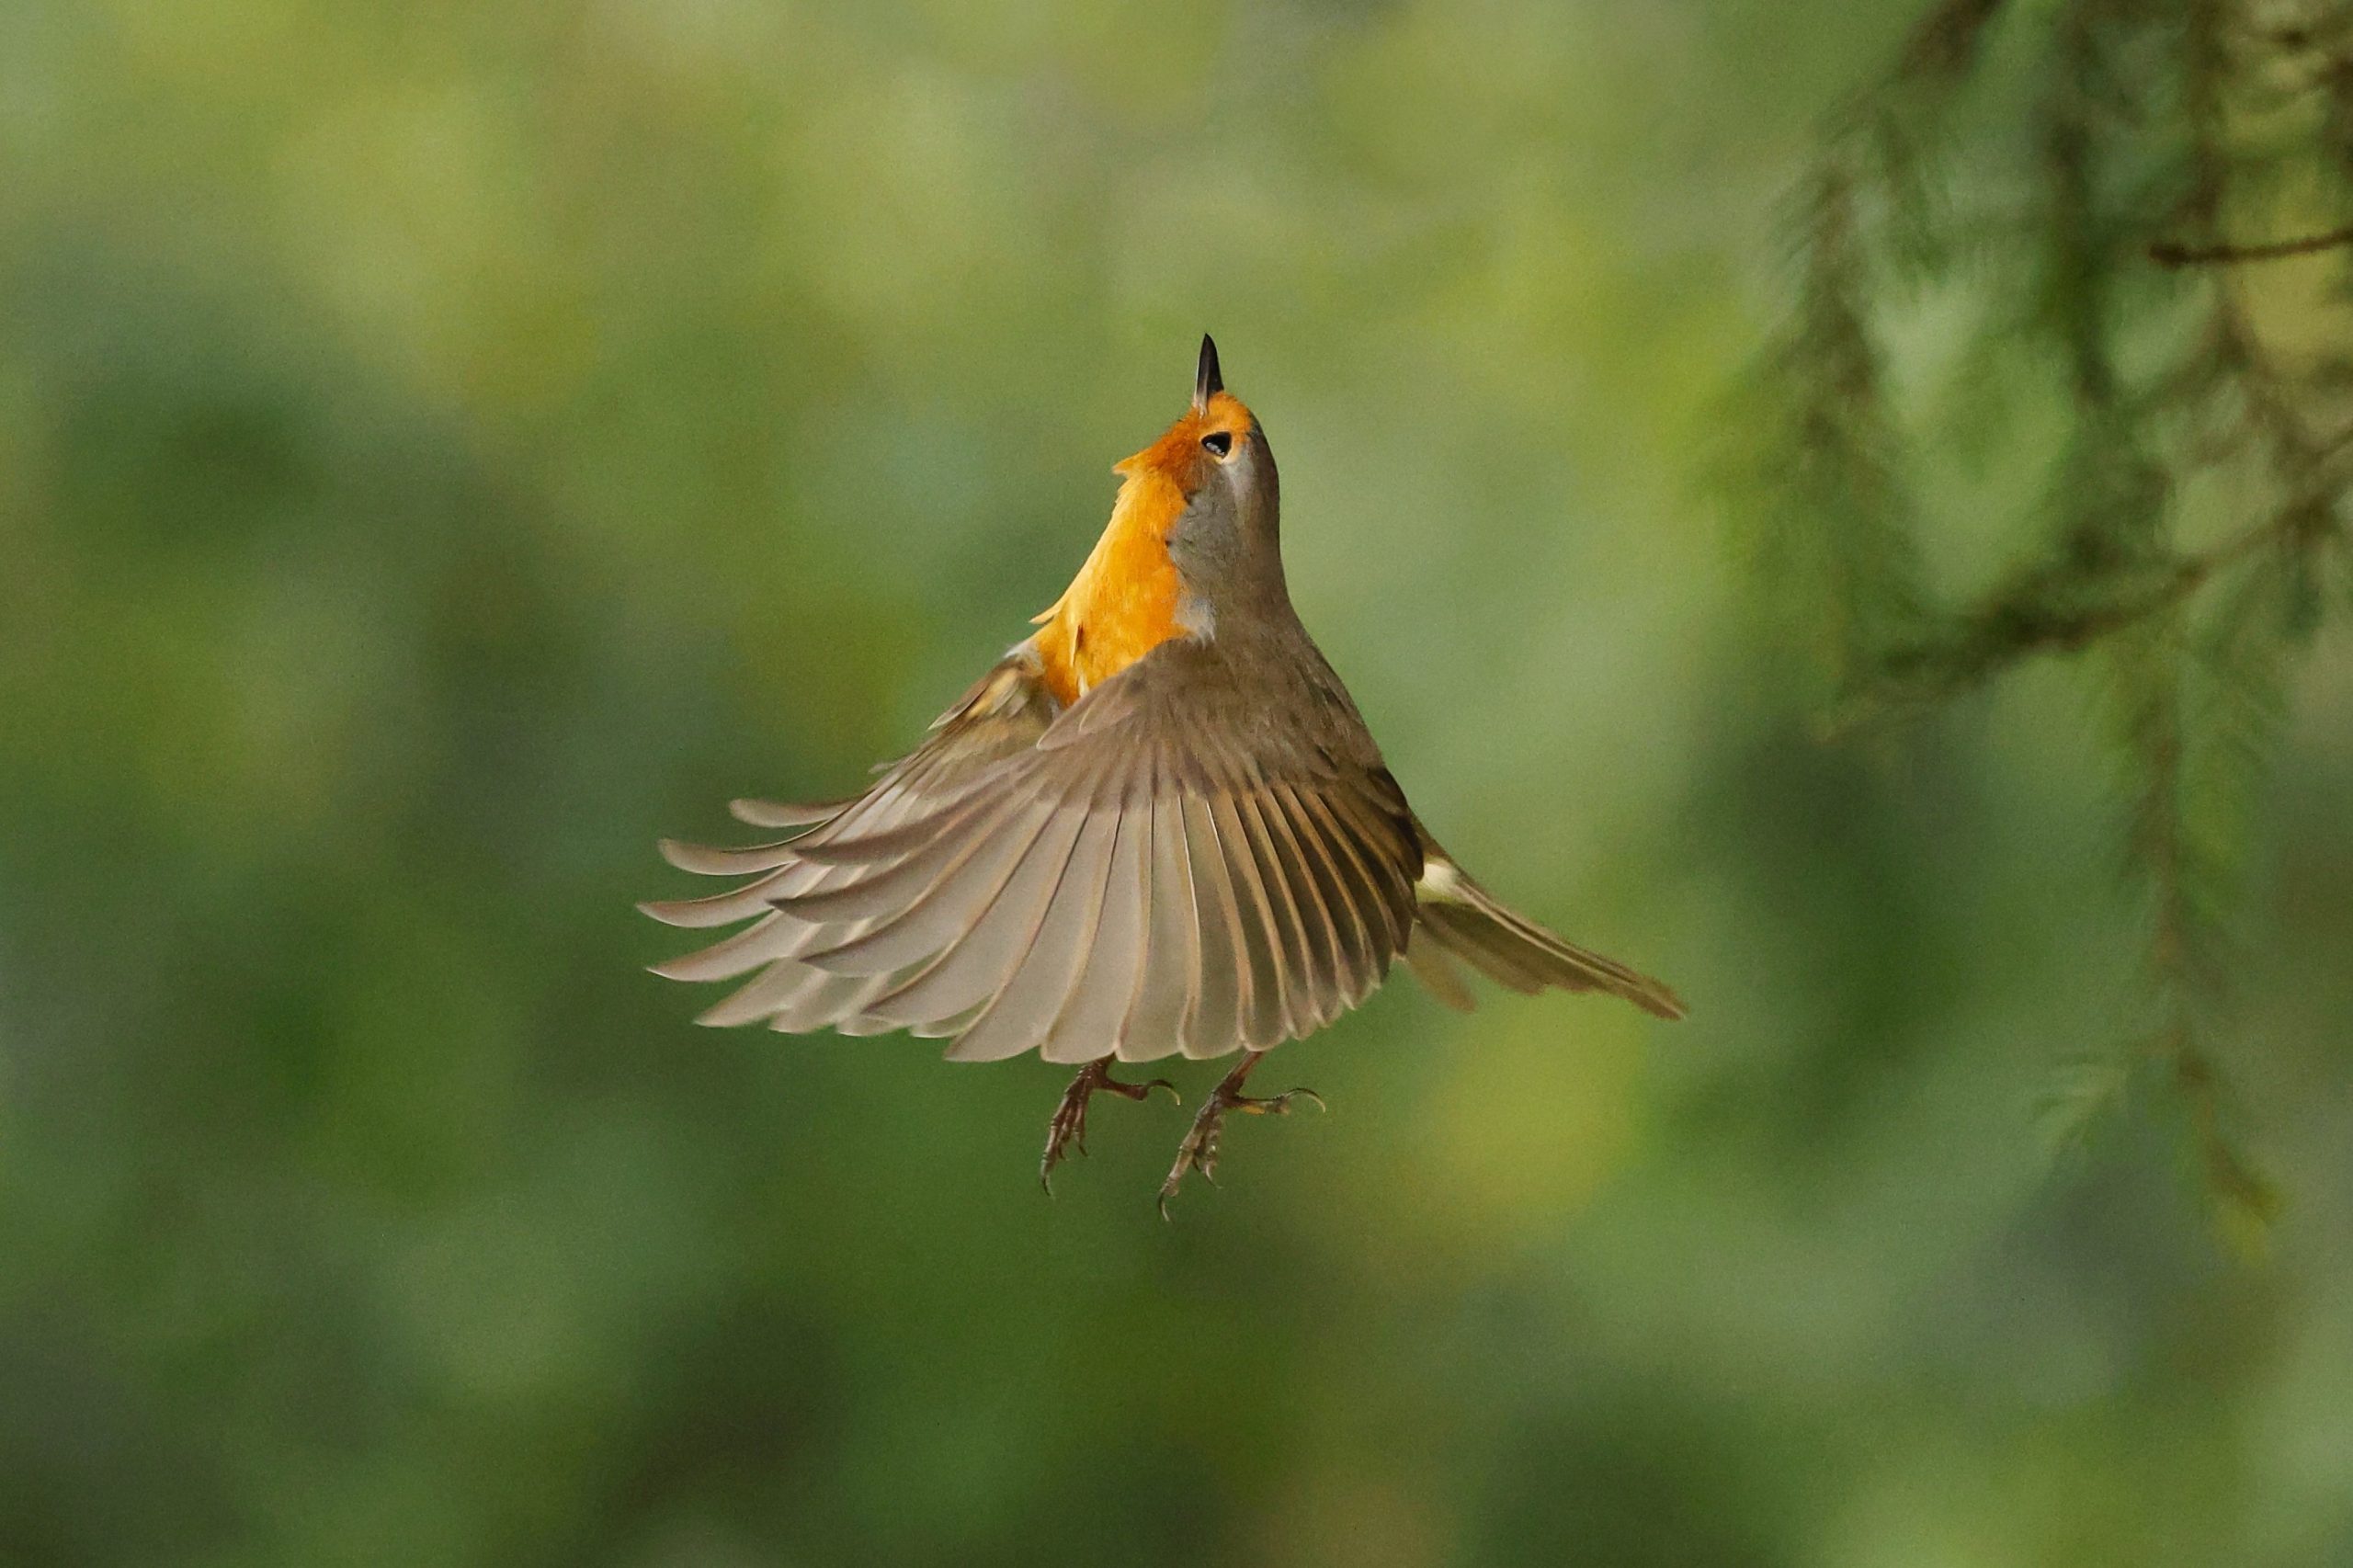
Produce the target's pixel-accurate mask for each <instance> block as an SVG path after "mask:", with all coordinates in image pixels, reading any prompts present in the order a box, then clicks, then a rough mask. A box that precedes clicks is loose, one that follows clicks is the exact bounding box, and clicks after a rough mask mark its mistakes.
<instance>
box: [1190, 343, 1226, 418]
mask: <svg viewBox="0 0 2353 1568" xmlns="http://www.w3.org/2000/svg"><path fill="white" fill-rule="evenodd" d="M1224 390H1225V378H1224V377H1223V376H1222V375H1220V374H1218V369H1217V344H1216V342H1215V341H1214V340H1212V339H1211V336H1210V335H1209V334H1208V333H1206V332H1205V333H1203V334H1201V368H1200V369H1198V370H1196V371H1194V372H1193V406H1194V407H1195V408H1207V407H1208V406H1209V405H1210V399H1211V398H1213V397H1215V396H1216V395H1217V394H1218V393H1220V392H1223V391H1224Z"/></svg>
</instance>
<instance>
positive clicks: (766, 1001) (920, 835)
mask: <svg viewBox="0 0 2353 1568" xmlns="http://www.w3.org/2000/svg"><path fill="white" fill-rule="evenodd" d="M1216 658H1217V655H1216V654H1215V653H1214V652H1213V651H1212V650H1211V649H1210V648H1208V647H1207V645H1204V644H1199V643H1194V642H1189V641H1185V640H1180V641H1178V642H1172V643H1168V644H1164V645H1163V647H1162V648H1160V649H1156V650H1154V653H1151V654H1149V655H1147V656H1146V657H1145V658H1144V659H1142V660H1140V661H1138V662H1137V663H1136V664H1135V665H1131V666H1130V667H1129V668H1128V669H1127V670H1125V671H1123V672H1121V674H1120V675H1119V676H1114V677H1113V678H1112V679H1110V680H1108V681H1106V682H1104V683H1103V684H1102V685H1101V686H1099V687H1095V688H1094V689H1093V690H1092V691H1090V692H1089V693H1088V695H1087V696H1086V698H1084V699H1081V700H1080V701H1079V702H1078V703H1075V704H1074V705H1072V706H1071V707H1070V708H1069V709H1068V710H1063V709H1062V708H1060V706H1059V705H1058V704H1056V703H1055V702H1054V700H1053V699H1052V698H1051V694H1050V693H1048V692H1047V691H1046V689H1045V687H1044V685H1043V683H1042V681H1041V680H1040V676H1039V668H1038V665H1037V661H1036V658H1035V655H1034V654H1033V653H1030V652H1029V649H1028V647H1027V645H1025V646H1024V647H1023V648H1020V649H1017V650H1016V651H1015V652H1014V653H1013V654H1012V655H1010V656H1008V658H1007V659H1006V661H1005V662H1004V663H1003V664H1001V665H998V666H997V667H996V668H995V670H992V671H991V672H990V674H989V675H988V676H985V677H983V680H982V681H981V682H980V683H979V684H977V685H976V686H975V687H973V688H972V691H970V692H968V693H967V694H966V695H965V697H964V698H963V699H961V701H960V702H959V703H958V704H957V705H956V706H955V707H953V708H951V709H950V710H949V711H948V712H947V713H946V714H944V715H942V716H941V719H940V720H939V722H938V723H937V724H935V726H934V728H933V733H932V735H931V736H930V737H929V738H928V739H927V740H926V744H924V745H923V746H922V747H920V748H918V749H917V751H915V753H914V754H912V755H911V756H908V757H906V758H905V759H904V760H903V761H901V762H899V763H897V764H895V765H892V767H889V768H887V769H885V770H884V771H883V772H882V774H881V777H879V778H877V780H876V782H875V785H874V787H873V788H872V789H870V790H868V791H867V792H866V793H865V794H864V795H861V796H858V797H856V798H855V799H852V800H849V801H831V802H826V803H824V804H819V805H808V806H801V805H790V804H783V803H778V802H768V801H737V802H736V803H735V805H734V807H733V810H734V812H735V814H736V815H737V816H738V817H740V818H742V819H743V820H745V821H746V822H748V823H752V824H756V825H760V826H767V827H776V828H786V829H794V830H798V831H797V832H795V833H794V834H793V835H792V836H790V837H787V838H784V839H780V840H778V841H776V842H772V843H768V844H763V845H758V846H750V847H748V848H738V849H707V848H701V847H699V846H686V845H665V849H664V853H665V855H666V856H668V857H669V858H670V859H671V860H672V861H673V863H674V864H677V865H679V866H681V867H682V868H683V869H689V870H696V871H702V872H706V873H709V874H713V875H745V876H748V877H750V878H751V879H752V880H751V881H748V882H746V883H745V885H744V886H742V887H739V888H736V889H733V890H731V891H729V892H724V893H721V894H719V895H717V896H715V897H711V898H703V899H688V900H676V901H670V902H665V903H654V904H648V905H646V906H644V907H645V909H646V911H647V913H648V914H650V915H654V917H655V918H657V919H661V920H665V921H666V922H668V923H670V924H673V925H676V926H687V927H690V928H697V929H703V928H710V927H714V926H724V925H727V924H730V923H733V922H735V921H741V920H750V921H751V924H750V925H748V926H745V927H744V928H743V929H741V930H739V931H737V932H735V933H734V934H733V935H732V936H729V937H724V938H722V940H720V941H719V942H717V943H715V944H714V945H712V946H711V947H709V948H706V949H702V950H701V951H699V952H697V953H692V954H689V955H687V956H685V957H683V958H679V959H676V960H670V961H669V962H667V963H665V964H662V965H659V966H657V972H660V973H663V974H665V975H669V976H672V977H674V978H676V979H682V980H721V979H728V978H733V977H736V976H741V975H745V974H751V975H752V978H751V979H750V981H749V982H747V983H745V984H744V985H743V986H742V988H741V989H739V990H738V991H736V992H735V993H734V994H733V995H731V996H729V997H728V998H727V999H726V1000H724V1001H722V1002H721V1003H720V1004H718V1005H717V1006H713V1007H712V1008H710V1010H709V1011H707V1012H706V1013H705V1014H704V1015H703V1021H704V1022H708V1023H712V1024H738V1023H751V1022H756V1021H760V1020H763V1019H765V1020H767V1022H768V1023H769V1024H770V1025H771V1026H772V1027H774V1028H780V1029H788V1030H796V1031H799V1030H810V1029H817V1028H835V1029H836V1030H839V1031H840V1032H843V1033H846V1034H861V1033H875V1032H881V1031H883V1030H888V1029H894V1028H904V1029H908V1030H910V1031H912V1032H914V1033H916V1034H918V1035H934V1036H937V1035H951V1036H953V1037H954V1043H953V1044H952V1045H951V1046H950V1047H949V1056H950V1057H952V1058H955V1059H959V1060H996V1059H999V1058H1003V1057H1007V1056H1013V1055H1018V1054H1020V1053H1021V1052H1024V1051H1039V1052H1040V1054H1041V1055H1043V1056H1044V1057H1045V1058H1046V1059H1048V1060H1050V1061H1056V1062H1086V1061H1093V1060H1097V1059H1099V1058H1102V1057H1105V1056H1108V1055H1112V1054H1114V1053H1116V1054H1118V1055H1119V1056H1120V1057H1121V1058H1123V1059H1126V1060H1130V1061H1146V1060H1150V1059H1153V1058H1154V1057H1158V1056H1162V1055H1165V1054H1168V1053H1169V1052H1171V1051H1182V1052H1183V1053H1184V1054H1186V1055H1188V1056H1192V1057H1212V1056H1221V1055H1224V1054H1226V1053H1227V1052H1230V1051H1233V1050H1235V1049H1236V1048H1237V1047H1248V1048H1249V1049H1252V1050H1263V1049H1266V1048H1267V1047H1269V1046H1272V1045H1274V1044H1277V1043H1279V1041H1281V1040H1286V1039H1290V1038H1293V1037H1296V1036H1298V1035H1301V1034H1304V1033H1307V1032H1309V1031H1311V1030H1313V1029H1314V1028H1320V1027H1321V1026H1322V1025H1324V1024H1325V1023H1328V1022H1329V1021H1330V1020H1331V1019H1333V1018H1335V1017H1337V1016H1338V1015H1339V1014H1340V1013H1342V1012H1343V1011H1345V1010H1347V1008H1349V1007H1351V1006H1355V1005H1356V1004H1357V1003H1358V1002H1360V1001H1362V1000H1363V999H1364V997H1365V996H1366V995H1367V994H1370V991H1371V990H1372V989H1373V987H1374V986H1376V985H1377V984H1379V983H1380V981H1381V978H1382V976H1383V975H1384V974H1385V973H1386V972H1387V970H1388V967H1389V964H1390V962H1391V961H1392V960H1393V959H1394V958H1395V957H1396V956H1397V955H1398V953H1399V951H1400V950H1401V949H1402V948H1403V946H1404V937H1405V933H1406V932H1407V931H1408V930H1409V929H1410V927H1411V920H1412V914H1413V896H1414V885H1415V878H1416V877H1417V876H1418V874H1419V872H1420V869H1421V867H1420V846H1419V844H1418V842H1417V841H1416V839H1415V835H1414V829H1413V824H1412V818H1411V816H1410V813H1408V812H1406V811H1405V810H1404V800H1403V797H1402V796H1401V795H1398V794H1397V793H1396V790H1395V786H1394V784H1393V783H1392V782H1391V781H1389V779H1388V776H1387V774H1386V773H1385V772H1384V771H1382V770H1381V768H1380V767H1379V760H1378V756H1377V754H1373V755H1371V756H1370V763H1369V765H1367V764H1364V763H1361V762H1360V763H1358V764H1357V765H1355V766H1343V765H1341V764H1339V763H1336V762H1335V760H1334V756H1333V753H1332V751H1331V750H1330V749H1329V747H1328V746H1324V745H1318V744H1310V743H1308V742H1307V741H1305V740H1302V738H1301V736H1300V734H1299V733H1298V730H1299V728H1300V727H1299V726H1296V725H1294V726H1291V727H1290V729H1288V730H1287V729H1285V728H1283V727H1281V726H1279V725H1269V724H1266V723H1263V722H1262V723H1257V724H1255V725H1254V724H1253V723H1251V722H1247V715H1246V714H1245V715H1243V716H1242V717H1243V721H1244V722H1236V718H1237V715H1236V713H1235V712H1234V711H1233V710H1234V708H1235V707H1236V706H1237V701H1238V699H1237V698H1236V696H1235V693H1236V690H1237V687H1236V684H1235V683H1234V682H1233V681H1232V680H1231V679H1220V678H1215V677H1217V676H1222V675H1224V674H1226V672H1224V671H1222V670H1216V669H1212V670H1210V671H1207V672H1204V671H1203V670H1201V669H1198V668H1192V667H1188V663H1190V662H1198V661H1214V660H1215V659H1216ZM1205 673H1206V674H1207V675H1208V676H1210V677H1211V678H1206V679H1205V678H1203V676H1204V674H1205ZM1203 694H1207V695H1206V696H1204V695H1203ZM1221 703H1222V704H1223V706H1222V707H1220V706H1218V705H1219V704H1221ZM1205 705H1206V706H1205ZM1368 751H1369V747H1368ZM755 971H756V972H755Z"/></svg>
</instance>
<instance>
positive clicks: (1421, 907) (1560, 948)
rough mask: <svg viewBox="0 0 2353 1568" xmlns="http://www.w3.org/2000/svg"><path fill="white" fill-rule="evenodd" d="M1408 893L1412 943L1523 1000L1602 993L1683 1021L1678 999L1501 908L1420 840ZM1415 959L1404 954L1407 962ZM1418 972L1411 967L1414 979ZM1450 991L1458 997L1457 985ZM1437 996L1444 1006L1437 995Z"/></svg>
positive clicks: (1440, 852) (1416, 966)
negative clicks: (1418, 871)
mask: <svg viewBox="0 0 2353 1568" xmlns="http://www.w3.org/2000/svg"><path fill="white" fill-rule="evenodd" d="M1414 891H1415V906H1414V931H1415V937H1417V938H1418V937H1422V936H1424V935H1427V937H1429V938H1430V941H1431V943H1432V944H1433V945H1434V947H1435V948H1436V949H1443V950H1444V951H1445V952H1448V953H1451V954H1453V955H1454V956H1455V957H1457V958H1460V959H1461V960H1464V961H1465V962H1467V963H1469V964H1470V965H1472V967H1473V968H1475V969H1477V970H1478V971H1480V972H1481V973H1483V974H1484V975H1486V976H1487V977H1488V978H1489V979H1490V980H1493V981H1495V983H1497V984H1499V985H1505V986H1508V987H1509V988H1510V989H1512V990H1514V991H1518V992H1520V993H1523V994H1532V993H1534V992H1538V991H1541V990H1543V989H1545V988H1546V987H1547V986H1559V987H1560V988H1561V989H1563V990H1564V991H1606V992H1608V993H1609V994H1611V995H1613V996H1622V997H1624V998H1625V999H1626V1000H1627V1001H1629V1002H1631V1003H1632V1004H1633V1005H1634V1006H1637V1007H1640V1008H1642V1009H1643V1011H1644V1012H1646V1013H1650V1014H1652V1015H1654V1017H1661V1018H1667V1019H1675V1018H1680V1017H1683V1016H1684V1014H1683V1003H1682V1001H1681V999H1680V998H1678V997H1677V995H1676V994H1675V993H1674V992H1672V991H1670V990H1668V989H1667V988H1666V987H1665V985H1663V984H1661V983H1659V982H1657V981H1655V980H1653V979H1652V978H1651V977H1650V976H1649V975H1646V974H1643V973H1642V972H1640V971H1637V970H1633V969H1630V968H1628V967H1627V966H1626V965H1624V964H1622V963H1620V962H1619V961H1618V960H1616V959H1613V958H1607V957H1604V956H1603V955H1602V954H1600V953H1597V952H1594V951H1592V950H1590V949H1586V948H1580V947H1578V946H1577V945H1576V944H1575V943H1574V942H1571V941H1568V940H1565V939H1564V938H1563V937H1559V936H1556V935H1555V934H1553V933H1552V932H1551V931H1547V930H1546V929H1544V927H1543V926H1539V925H1537V924H1536V922H1534V921H1533V920H1530V919H1529V918H1528V917H1527V916H1525V915H1520V914H1518V913H1517V912H1515V911H1513V910H1511V909H1509V908H1507V907H1506V906H1505V905H1504V904H1503V903H1500V902H1498V901H1497V900H1496V898H1495V895H1494V894H1492V893H1490V892H1487V890H1486V889H1484V888H1483V887H1481V886H1480V885H1479V884H1478V883H1477V882H1474V881H1472V880H1471V878H1470V877H1469V876H1468V875H1467V874H1466V873H1465V872H1464V871H1463V869H1462V868H1461V867H1460V866H1458V865H1456V864H1455V863H1454V861H1453V860H1452V859H1451V858H1449V857H1448V855H1447V854H1446V852H1445V851H1444V850H1442V849H1440V848H1438V846H1437V845H1435V844H1432V843H1428V842H1427V838H1426V840H1425V844H1424V848H1423V869H1422V877H1421V881H1420V882H1419V883H1417V884H1416V885H1415V890H1414ZM1432 956H1433V957H1436V954H1435V953H1433V955H1432ZM1407 958H1408V960H1409V961H1411V960H1413V959H1414V958H1415V954H1414V953H1413V952H1412V951H1411V949H1408V953H1407ZM1423 969H1424V966H1423V965H1422V964H1420V963H1415V964H1414V970H1415V974H1416V975H1420V974H1421V973H1422V972H1423ZM1433 989H1437V988H1436V987H1434V988H1433ZM1455 989H1456V990H1457V991H1458V992H1459V991H1460V989H1461V988H1460V985H1459V984H1458V985H1457V986H1456V987H1455ZM1439 994H1440V999H1441V1000H1447V1001H1449V1002H1450V1001H1451V999H1450V998H1448V997H1447V996H1445V994H1444V993H1443V992H1442V991H1441V992H1440V993H1439Z"/></svg>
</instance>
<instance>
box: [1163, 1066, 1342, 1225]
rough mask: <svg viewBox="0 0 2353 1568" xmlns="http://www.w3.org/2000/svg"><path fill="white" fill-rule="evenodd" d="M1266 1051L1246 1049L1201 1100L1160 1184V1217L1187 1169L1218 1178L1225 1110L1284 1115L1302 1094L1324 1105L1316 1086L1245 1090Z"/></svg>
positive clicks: (1212, 1179) (1205, 1178)
mask: <svg viewBox="0 0 2353 1568" xmlns="http://www.w3.org/2000/svg"><path fill="white" fill-rule="evenodd" d="M1266 1054H1267V1053H1266V1052H1265V1051H1244V1052H1243V1053H1242V1061H1241V1062H1240V1063H1239V1064H1237V1065H1236V1066H1235V1067H1234V1069H1233V1072H1231V1073H1228V1074H1226V1075H1225V1076H1224V1077H1222V1078H1221V1079H1219V1080H1218V1085H1217V1087H1216V1088H1214V1089H1211V1091H1210V1097H1209V1098H1208V1099H1207V1100H1206V1101H1204V1102H1203V1103H1202V1106H1201V1108H1200V1109H1199V1111H1198V1112H1197V1113H1195V1115H1194V1117H1193V1126H1192V1130H1191V1131H1188V1132H1187V1133H1186V1134H1185V1141H1184V1142H1182V1143H1179V1144H1177V1145H1176V1165H1172V1166H1170V1167H1169V1171H1168V1179H1167V1180H1166V1181H1164V1182H1162V1183H1161V1184H1160V1217H1161V1218H1162V1219H1164V1220H1165V1219H1167V1218H1168V1200H1169V1199H1172V1198H1174V1197H1176V1188H1177V1186H1178V1184H1180V1183H1182V1182H1183V1181H1184V1179H1185V1173H1186V1172H1187V1171H1199V1172H1200V1173H1201V1179H1202V1180H1203V1181H1206V1182H1211V1183H1214V1182H1215V1181H1216V1180H1217V1140H1218V1134H1219V1132H1221V1131H1222V1130H1223V1129H1224V1126H1225V1113H1226V1112H1227V1111H1230V1110H1238V1111H1241V1112H1243V1113H1245V1115H1249V1116H1282V1115H1285V1114H1287V1113H1288V1112H1289V1111H1290V1102H1291V1101H1293V1100H1295V1099H1299V1098H1301V1097H1302V1096H1304V1097H1305V1098H1308V1099H1311V1100H1313V1101H1314V1102H1315V1108H1316V1109H1318V1110H1322V1109H1323V1108H1324V1096H1322V1095H1319V1094H1317V1093H1316V1092H1315V1091H1314V1090H1313V1089H1285V1090H1284V1091H1283V1092H1282V1093H1281V1094H1279V1095H1268V1096H1267V1097H1266V1098H1264V1099H1255V1098H1253V1097H1252V1096H1248V1095H1245V1094H1244V1093H1243V1092H1242V1081H1243V1080H1244V1079H1245V1078H1247V1077H1248V1076H1250V1069H1251V1068H1253V1067H1256V1065H1258V1059H1259V1058H1260V1057H1262V1056H1264V1055H1266Z"/></svg>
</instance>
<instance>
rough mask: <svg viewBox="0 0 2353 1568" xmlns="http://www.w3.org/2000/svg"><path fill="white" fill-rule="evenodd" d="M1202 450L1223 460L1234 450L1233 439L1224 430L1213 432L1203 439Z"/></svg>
mask: <svg viewBox="0 0 2353 1568" xmlns="http://www.w3.org/2000/svg"><path fill="white" fill-rule="evenodd" d="M1201 449H1202V450H1204V451H1206V452H1209V453H1210V454H1211V455H1212V456H1214V457H1221V458H1222V457H1223V456H1225V454H1226V453H1228V452H1230V451H1232V450H1233V436H1231V435H1230V434H1228V433H1227V432H1225V431H1223V430H1212V431H1211V432H1210V433H1209V434H1208V435H1206V436H1204V437H1201Z"/></svg>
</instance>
